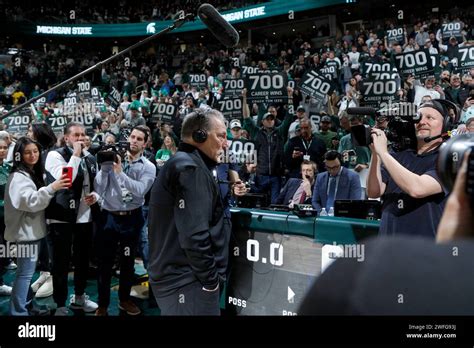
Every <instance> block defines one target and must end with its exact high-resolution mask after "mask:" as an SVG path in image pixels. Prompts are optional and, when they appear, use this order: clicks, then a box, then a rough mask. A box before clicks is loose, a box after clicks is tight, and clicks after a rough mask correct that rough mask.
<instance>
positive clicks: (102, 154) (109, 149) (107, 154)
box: [97, 141, 130, 164]
mask: <svg viewBox="0 0 474 348" xmlns="http://www.w3.org/2000/svg"><path fill="white" fill-rule="evenodd" d="M129 149H130V144H129V142H128V141H119V142H118V144H115V145H105V144H104V145H102V147H101V148H100V150H99V151H98V152H97V163H98V164H102V163H104V162H116V161H117V156H120V158H121V159H122V160H123V159H124V158H125V155H126V153H127V151H128V150H129Z"/></svg>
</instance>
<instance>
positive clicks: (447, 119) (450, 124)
mask: <svg viewBox="0 0 474 348" xmlns="http://www.w3.org/2000/svg"><path fill="white" fill-rule="evenodd" d="M433 102H435V103H433ZM430 103H432V104H434V105H436V103H438V104H439V105H440V106H441V107H442V109H443V112H442V115H443V118H444V121H443V130H442V132H443V133H446V132H449V131H451V130H453V129H454V128H455V127H456V126H457V124H458V123H459V117H460V116H461V112H460V108H459V106H457V105H456V104H454V103H453V102H451V101H449V100H445V99H433V100H430V101H428V102H426V104H430ZM450 110H453V112H454V117H451V115H450V113H449V111H450ZM438 111H439V110H438Z"/></svg>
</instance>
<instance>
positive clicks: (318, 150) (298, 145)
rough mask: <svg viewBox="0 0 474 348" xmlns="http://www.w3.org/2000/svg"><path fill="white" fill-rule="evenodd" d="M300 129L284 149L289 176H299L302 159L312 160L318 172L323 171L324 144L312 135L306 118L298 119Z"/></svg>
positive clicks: (309, 123)
mask: <svg viewBox="0 0 474 348" xmlns="http://www.w3.org/2000/svg"><path fill="white" fill-rule="evenodd" d="M300 130H301V133H300V136H297V137H294V138H292V139H290V140H289V141H288V146H287V147H286V151H285V162H286V166H287V168H288V169H289V171H290V177H291V178H299V177H301V163H303V161H313V162H315V163H316V165H317V166H318V172H323V171H325V167H324V163H323V157H324V154H325V153H326V144H325V143H324V142H323V141H322V140H321V139H319V138H318V137H316V136H314V135H313V131H312V127H311V122H310V120H309V119H308V118H303V119H302V120H300Z"/></svg>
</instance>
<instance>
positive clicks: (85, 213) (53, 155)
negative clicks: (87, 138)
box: [45, 150, 100, 224]
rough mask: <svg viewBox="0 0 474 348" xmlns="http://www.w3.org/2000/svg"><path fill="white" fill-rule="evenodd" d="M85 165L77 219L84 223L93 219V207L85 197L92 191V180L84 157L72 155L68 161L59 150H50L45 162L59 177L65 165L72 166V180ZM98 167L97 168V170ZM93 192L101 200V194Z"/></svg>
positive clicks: (55, 175)
mask: <svg viewBox="0 0 474 348" xmlns="http://www.w3.org/2000/svg"><path fill="white" fill-rule="evenodd" d="M83 153H84V155H88V154H89V152H87V151H86V150H84V151H83ZM81 165H82V166H83V173H84V182H83V187H82V194H81V200H80V203H79V210H78V213H77V220H76V223H78V224H82V223H87V222H91V221H92V215H91V208H90V207H89V206H88V205H87V204H86V203H85V201H84V197H85V196H86V195H88V194H89V193H91V192H90V188H91V184H92V183H91V182H90V180H89V172H88V171H87V168H86V167H85V163H84V161H83V159H82V158H80V157H77V156H74V155H73V156H71V159H70V160H69V162H66V161H65V160H64V158H63V156H61V155H60V154H59V152H57V151H50V152H49V153H48V157H46V163H45V169H46V170H47V171H48V172H49V173H50V174H51V175H52V176H53V177H54V178H55V179H58V178H60V177H61V176H62V169H63V167H72V168H73V170H72V181H73V182H74V180H75V179H76V176H77V173H78V170H79V166H81ZM97 169H98V168H96V170H97ZM93 194H94V195H95V196H96V199H97V201H99V199H100V196H99V195H98V194H97V193H95V192H93ZM48 223H65V222H64V221H57V220H49V221H48Z"/></svg>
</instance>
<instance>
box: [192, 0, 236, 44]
mask: <svg viewBox="0 0 474 348" xmlns="http://www.w3.org/2000/svg"><path fill="white" fill-rule="evenodd" d="M198 16H199V18H200V19H201V20H202V22H203V23H204V24H205V25H206V27H208V29H209V30H210V31H211V33H212V34H213V35H214V36H215V37H216V38H217V40H219V41H220V43H221V44H223V45H224V46H226V47H234V46H236V45H237V44H238V43H239V33H238V32H237V30H235V28H234V27H233V26H232V25H230V23H229V22H227V21H226V20H225V19H224V17H222V16H221V15H220V14H219V12H217V10H216V9H215V8H214V6H212V5H210V4H202V5H201V6H199V9H198Z"/></svg>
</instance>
